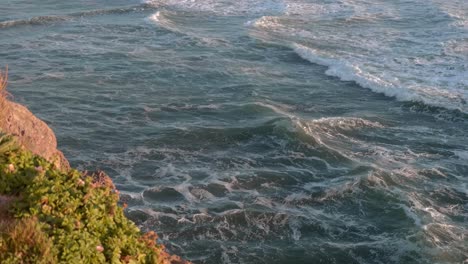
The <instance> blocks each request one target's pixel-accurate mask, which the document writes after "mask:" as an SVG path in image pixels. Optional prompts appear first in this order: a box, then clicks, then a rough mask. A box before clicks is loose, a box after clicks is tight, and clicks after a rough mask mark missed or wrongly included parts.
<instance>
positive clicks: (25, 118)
mask: <svg viewBox="0 0 468 264" xmlns="http://www.w3.org/2000/svg"><path fill="white" fill-rule="evenodd" d="M0 101H1V102H0V130H1V131H3V132H5V133H8V134H11V135H14V136H16V137H17V138H18V141H19V142H20V143H21V145H22V146H24V147H25V148H26V149H28V150H30V151H31V152H33V153H34V154H36V155H39V156H42V157H44V158H45V159H47V160H48V161H50V162H52V163H54V164H55V165H56V166H57V167H58V168H60V169H62V170H68V169H69V168H70V165H69V163H68V161H67V159H66V158H65V156H64V155H63V153H62V152H61V151H59V150H58V149H57V139H56V137H55V134H54V132H53V131H52V129H50V128H49V127H48V126H47V124H46V123H45V122H44V121H42V120H40V119H39V118H37V117H36V116H35V115H34V114H33V113H31V111H29V110H28V109H27V108H26V107H24V106H22V105H20V104H17V103H14V102H10V101H8V100H7V99H5V98H1V96H0Z"/></svg>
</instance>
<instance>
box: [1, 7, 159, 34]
mask: <svg viewBox="0 0 468 264" xmlns="http://www.w3.org/2000/svg"><path fill="white" fill-rule="evenodd" d="M147 9H154V6H152V5H150V4H141V5H133V6H127V7H119V8H111V9H97V10H89V11H82V12H76V13H70V14H65V15H49V16H37V17H32V18H26V19H14V20H6V21H1V22H0V28H10V27H18V26H36V25H44V24H52V23H55V22H64V21H70V20H73V19H74V18H79V17H86V16H98V15H107V14H124V13H130V12H138V11H144V10H147Z"/></svg>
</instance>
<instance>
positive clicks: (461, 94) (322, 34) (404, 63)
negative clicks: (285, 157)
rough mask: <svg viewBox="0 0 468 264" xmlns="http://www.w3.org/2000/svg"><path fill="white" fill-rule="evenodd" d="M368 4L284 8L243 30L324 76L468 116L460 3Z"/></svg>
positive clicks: (466, 47) (467, 44)
mask: <svg viewBox="0 0 468 264" xmlns="http://www.w3.org/2000/svg"><path fill="white" fill-rule="evenodd" d="M374 2H375V1H368V0H346V1H327V2H322V3H320V2H313V3H312V2H309V1H306V0H302V1H287V2H286V9H285V13H284V14H283V15H280V16H268V15H267V16H263V17H261V18H259V19H257V20H255V21H251V22H249V23H247V24H246V25H247V26H248V27H250V28H251V35H252V36H253V37H256V38H259V39H262V40H264V41H268V42H273V43H279V44H282V45H286V46H289V47H291V48H292V49H294V51H296V52H297V54H298V55H299V56H301V57H302V58H303V59H306V60H308V61H310V62H312V63H315V64H320V65H324V66H327V67H328V70H327V71H326V74H328V75H331V76H336V77H339V78H340V79H341V80H344V81H353V82H356V83H358V84H359V85H361V86H363V87H365V88H368V89H371V90H372V91H375V92H378V93H383V94H385V95H387V96H391V97H394V98H396V99H397V100H401V101H418V102H423V103H425V104H428V105H434V106H438V107H444V108H448V109H457V110H460V111H462V112H465V113H468V64H467V62H468V41H467V39H468V27H467V28H465V27H464V26H460V24H462V25H464V24H466V23H467V22H466V21H467V17H468V14H467V11H466V10H468V9H466V8H465V9H464V8H463V7H466V5H467V4H466V3H465V2H466V1H455V2H450V3H447V1H438V0H434V1H433V2H434V3H432V4H428V3H426V1H419V0H413V1H409V2H408V1H396V2H395V3H394V2H391V3H390V2H388V3H381V4H379V5H375V4H374ZM431 20H433V21H434V25H431V22H421V21H431ZM405 25H406V26H405Z"/></svg>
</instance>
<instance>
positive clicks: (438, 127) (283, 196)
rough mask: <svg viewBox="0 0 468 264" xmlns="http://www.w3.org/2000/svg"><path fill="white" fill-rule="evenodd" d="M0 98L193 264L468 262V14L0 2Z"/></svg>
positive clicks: (249, 4) (345, 5)
mask: <svg viewBox="0 0 468 264" xmlns="http://www.w3.org/2000/svg"><path fill="white" fill-rule="evenodd" d="M0 6H1V8H0V66H1V65H8V68H9V80H10V82H9V91H10V92H11V94H12V97H13V99H14V100H16V101H19V102H20V103H22V104H24V105H27V106H28V107H29V108H30V109H31V110H32V111H33V112H34V113H37V114H38V116H39V117H41V118H42V119H44V120H46V121H47V123H48V124H50V126H51V127H52V128H53V129H54V131H55V132H56V134H57V138H58V141H59V148H60V149H61V150H63V152H64V153H65V155H66V156H67V158H68V159H69V160H70V162H71V163H72V165H73V166H75V167H78V168H80V169H83V170H96V169H102V170H104V171H106V172H107V173H108V174H109V175H111V177H112V178H113V181H114V182H115V184H116V186H117V188H118V189H119V191H120V193H121V200H122V202H123V203H126V204H128V208H127V209H126V214H127V215H128V217H130V218H131V219H132V220H133V221H135V223H137V225H138V226H139V227H141V228H142V229H143V230H144V231H150V230H152V231H156V232H157V233H158V234H159V235H160V239H161V242H163V243H165V244H166V246H167V248H168V249H169V250H170V252H171V253H175V254H178V255H181V256H182V257H184V258H186V259H189V260H191V261H193V262H194V263H213V264H215V263H216V264H218V263H255V264H256V263H269V264H270V263H359V264H370V263H398V264H400V263H464V262H466V261H468V254H467V252H468V244H467V242H466V241H467V238H466V235H467V232H468V210H467V207H468V190H467V188H468V180H467V175H468V165H467V164H468V132H467V131H468V2H467V1H464V0H449V1H442V0H404V1H403V0H394V1H386V0H265V1H260V0H238V1H228V0H147V1H141V0H113V1H110V0H102V1H89V0H77V1H73V2H63V1H58V0H49V1H42V2H41V3H34V2H28V1H20V0H9V1H5V0H0Z"/></svg>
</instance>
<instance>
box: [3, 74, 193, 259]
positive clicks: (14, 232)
mask: <svg viewBox="0 0 468 264" xmlns="http://www.w3.org/2000/svg"><path fill="white" fill-rule="evenodd" d="M5 87H6V77H2V75H1V72H0V263H5V264H8V263H11V264H13V263H31V264H32V263H34V264H36V263H43V264H51V263H52V264H53V263H77V264H78V263H80V264H81V263H147V264H189V263H190V262H187V261H185V260H182V259H181V258H180V257H178V256H173V255H170V254H168V253H167V252H166V250H165V247H164V246H163V245H161V244H159V243H158V242H157V235H156V234H155V233H154V232H149V233H147V234H143V233H141V231H140V230H139V228H138V227H137V226H136V225H135V224H134V223H133V222H132V221H130V220H129V219H128V218H126V217H125V215H124V211H123V208H122V207H121V206H120V205H119V192H118V190H116V189H115V186H114V184H113V183H112V180H111V179H110V178H109V177H108V176H107V175H106V174H105V173H103V172H99V173H92V174H88V173H84V172H80V171H78V170H75V169H73V168H70V166H69V163H68V161H67V160H66V159H65V157H64V156H63V154H62V152H60V151H59V150H58V149H57V140H56V138H55V134H54V133H53V131H52V130H51V129H50V128H49V127H48V126H47V124H46V123H44V122H43V121H41V120H40V119H39V118H37V117H36V116H34V115H33V114H32V113H31V112H30V111H29V110H28V109H27V108H26V107H24V106H22V105H20V104H17V103H13V102H11V101H9V100H8V99H7V98H6V91H5Z"/></svg>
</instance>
